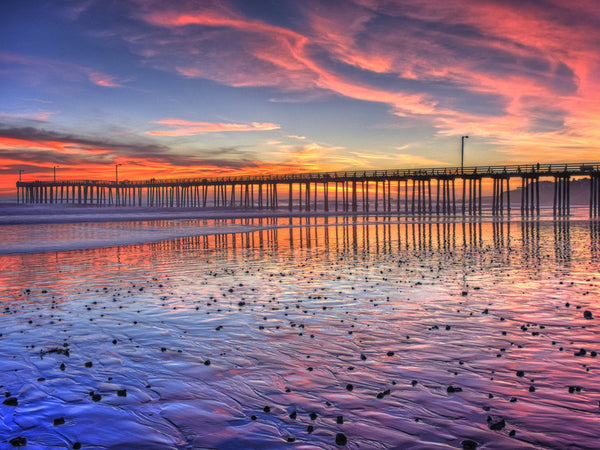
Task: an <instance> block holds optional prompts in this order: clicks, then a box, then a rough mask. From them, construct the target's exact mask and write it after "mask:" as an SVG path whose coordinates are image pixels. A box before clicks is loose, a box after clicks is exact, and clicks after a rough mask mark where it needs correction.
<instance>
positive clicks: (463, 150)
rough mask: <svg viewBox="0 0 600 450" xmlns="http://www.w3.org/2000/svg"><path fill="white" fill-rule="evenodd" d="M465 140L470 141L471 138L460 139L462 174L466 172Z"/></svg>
mask: <svg viewBox="0 0 600 450" xmlns="http://www.w3.org/2000/svg"><path fill="white" fill-rule="evenodd" d="M465 139H469V136H461V137H460V173H464V171H465Z"/></svg>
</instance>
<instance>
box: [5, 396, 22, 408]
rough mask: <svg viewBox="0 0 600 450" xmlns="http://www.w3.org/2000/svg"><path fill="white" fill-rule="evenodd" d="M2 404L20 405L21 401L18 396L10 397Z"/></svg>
mask: <svg viewBox="0 0 600 450" xmlns="http://www.w3.org/2000/svg"><path fill="white" fill-rule="evenodd" d="M2 404H3V405H6V406H18V404H19V401H18V400H17V397H9V398H7V399H6V400H4V401H3V402H2Z"/></svg>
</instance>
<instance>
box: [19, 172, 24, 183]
mask: <svg viewBox="0 0 600 450" xmlns="http://www.w3.org/2000/svg"><path fill="white" fill-rule="evenodd" d="M23 172H25V170H24V169H19V182H20V181H21V174H22V173H23Z"/></svg>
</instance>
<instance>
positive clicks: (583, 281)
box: [0, 213, 600, 449]
mask: <svg viewBox="0 0 600 450" xmlns="http://www.w3.org/2000/svg"><path fill="white" fill-rule="evenodd" d="M144 214H145V213H144ZM6 216H8V214H7V215H6ZM74 217H75V216H74ZM105 218H106V219H109V220H87V219H89V218H87V219H86V220H84V219H81V218H77V217H75V220H70V219H67V220H55V221H48V220H47V221H46V222H45V223H39V222H35V221H30V222H29V223H26V222H27V221H20V222H19V221H13V222H12V223H10V224H9V223H5V224H3V225H2V227H3V228H4V231H6V230H8V229H9V228H10V227H13V228H10V229H12V231H11V232H10V233H9V232H6V233H3V234H2V235H3V236H10V239H8V238H5V240H4V241H3V242H2V245H0V249H2V252H1V253H3V254H2V255H1V256H0V267H1V268H2V270H1V271H0V286H2V289H1V292H2V294H0V302H1V304H0V307H1V311H2V314H1V315H0V342H1V344H2V345H1V346H0V361H1V362H0V364H1V366H0V387H1V389H2V393H4V398H5V400H4V403H3V404H2V405H0V417H2V420H1V421H0V436H2V439H1V440H0V442H2V444H3V445H7V446H9V447H10V445H13V446H14V445H15V443H19V442H22V441H18V440H15V439H24V440H26V443H27V448H157V449H158V448H161V449H162V448H173V449H188V448H189V449H192V448H194V449H195V448H240V449H241V448H289V447H293V448H342V447H347V448H507V449H508V448H540V447H542V448H567V447H569V446H575V447H577V448H597V447H598V446H599V445H600V439H599V437H598V432H597V424H598V417H599V414H600V407H599V401H600V376H599V375H598V370H599V368H598V357H597V352H598V351H600V346H599V345H598V342H600V336H599V330H598V325H597V321H598V319H597V317H600V310H599V309H598V303H597V299H598V297H599V294H600V288H599V287H598V280H597V278H598V277H599V276H600V245H599V244H600V229H599V226H598V223H597V222H590V221H587V220H562V221H551V220H541V221H535V220H534V221H529V220H526V221H523V220H519V219H514V220H512V221H507V220H497V219H493V218H488V219H485V220H481V221H477V220H468V221H463V220H461V219H460V218H458V219H457V218H454V219H439V220H437V219H436V220H434V219H432V218H428V219H427V220H416V219H407V218H404V217H393V216H392V217H390V216H387V217H377V216H374V217H368V216H365V217H353V216H329V217H323V216H315V217H294V218H289V217H285V216H283V217H279V218H269V217H255V218H249V217H244V216H240V217H237V216H233V217H232V216H230V217H211V216H210V215H209V216H206V217H197V216H193V217H192V216H189V215H187V216H185V215H184V216H178V217H164V218H158V219H155V218H152V219H150V218H148V217H145V216H137V217H135V218H130V219H131V220H118V221H117V220H113V219H111V218H110V216H106V217H105ZM7 220H8V219H7ZM28 227H29V228H28ZM31 227H33V228H35V227H46V228H44V229H43V231H40V235H39V236H38V237H35V236H34V237H33V239H34V240H33V241H32V240H29V241H28V242H27V241H24V239H26V238H25V236H27V235H28V234H30V233H31V229H32V228H31ZM77 230H79V231H77ZM77 233H80V234H77ZM44 236H46V238H45V240H46V242H45V245H46V247H40V245H41V243H42V241H43V240H44ZM48 236H53V237H54V239H52V238H50V239H49V238H48ZM35 239H38V240H35ZM110 242H112V243H113V244H117V245H108V244H107V243H110ZM40 250H46V251H40Z"/></svg>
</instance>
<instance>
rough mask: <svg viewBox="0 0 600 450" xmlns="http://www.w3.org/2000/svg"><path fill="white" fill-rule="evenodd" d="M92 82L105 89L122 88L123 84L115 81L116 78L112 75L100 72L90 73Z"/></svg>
mask: <svg viewBox="0 0 600 450" xmlns="http://www.w3.org/2000/svg"><path fill="white" fill-rule="evenodd" d="M89 78H90V81H91V82H92V83H94V84H97V85H98V86H104V87H122V85H121V84H119V83H117V82H116V81H115V77H112V76H110V75H106V74H104V73H100V72H90V73H89Z"/></svg>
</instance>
